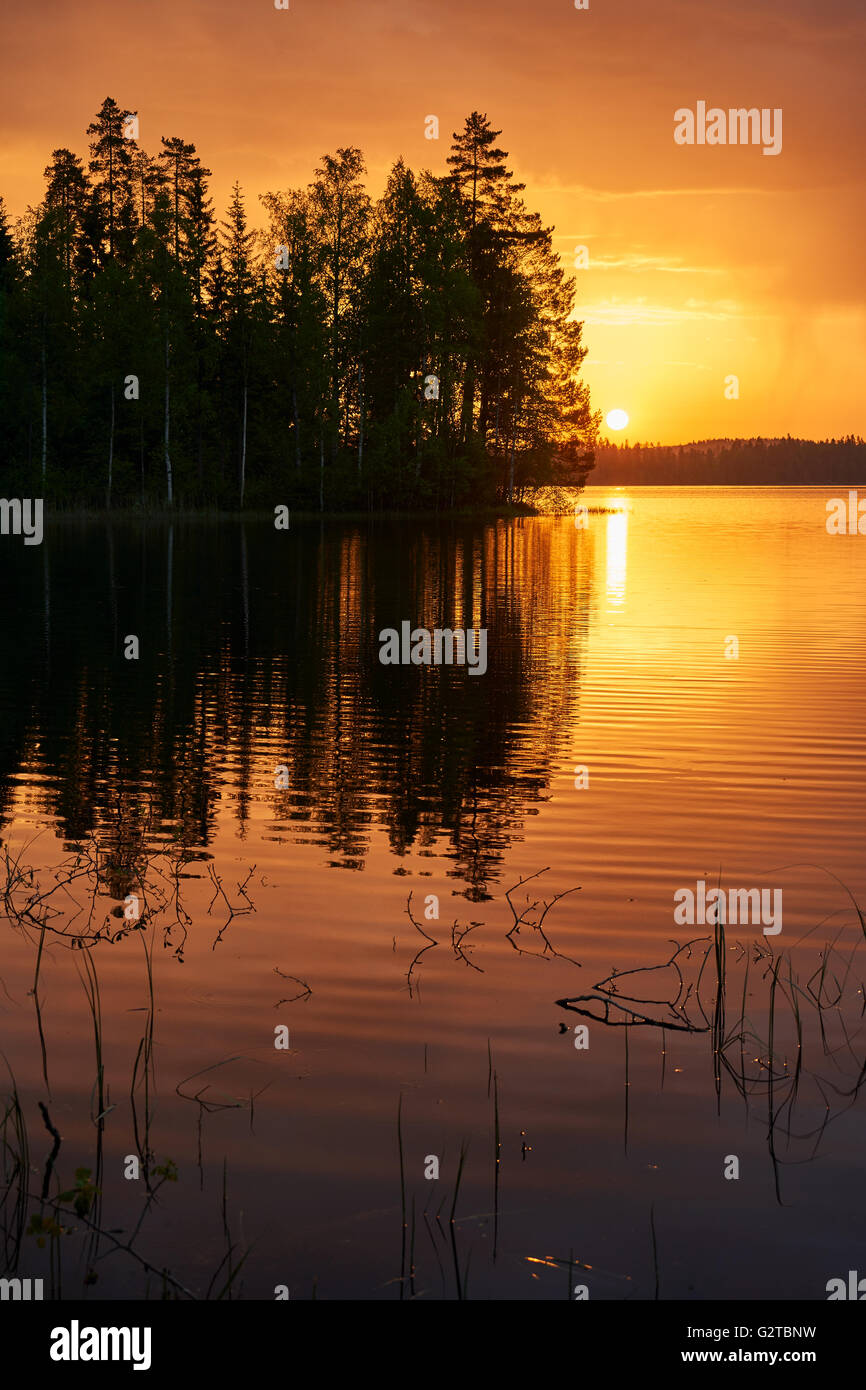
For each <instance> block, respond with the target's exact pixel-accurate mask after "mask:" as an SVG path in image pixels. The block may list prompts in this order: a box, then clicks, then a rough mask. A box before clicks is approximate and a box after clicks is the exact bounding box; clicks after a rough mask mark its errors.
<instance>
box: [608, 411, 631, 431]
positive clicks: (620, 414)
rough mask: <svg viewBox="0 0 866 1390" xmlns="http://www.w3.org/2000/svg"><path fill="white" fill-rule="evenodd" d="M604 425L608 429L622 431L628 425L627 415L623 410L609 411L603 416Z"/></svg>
mask: <svg viewBox="0 0 866 1390" xmlns="http://www.w3.org/2000/svg"><path fill="white" fill-rule="evenodd" d="M605 423H606V425H607V427H608V429H611V430H624V429H625V427H626V425H627V424H628V413H627V412H626V411H625V410H609V411H608V413H607V415H606V416H605Z"/></svg>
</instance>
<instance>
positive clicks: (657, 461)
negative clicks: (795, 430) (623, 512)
mask: <svg viewBox="0 0 866 1390" xmlns="http://www.w3.org/2000/svg"><path fill="white" fill-rule="evenodd" d="M864 482H866V441H864V440H863V439H861V438H860V436H859V435H853V434H850V435H848V436H846V437H845V438H844V439H824V440H814V439H792V438H791V436H790V435H788V437H787V438H785V439H705V440H702V441H700V442H698V443H694V444H620V445H615V444H611V443H609V442H608V441H607V440H602V441H601V442H600V443H599V444H598V445H597V447H596V450H595V471H594V472H593V475H592V483H593V485H594V486H595V485H596V484H597V485H598V486H600V487H616V486H622V487H626V486H627V487H639V486H641V485H643V486H645V487H652V486H673V487H676V486H687V485H689V484H692V485H694V486H695V487H706V486H709V485H711V484H725V485H727V486H730V487H750V486H752V487H761V486H763V487H772V486H779V487H798V486H799V487H805V486H809V485H814V486H820V485H821V484H822V483H827V484H832V485H833V486H834V487H839V486H844V484H846V483H864Z"/></svg>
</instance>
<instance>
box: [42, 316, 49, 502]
mask: <svg viewBox="0 0 866 1390" xmlns="http://www.w3.org/2000/svg"><path fill="white" fill-rule="evenodd" d="M47 467H48V372H47V370H46V367H45V319H44V318H43V320H42V483H43V486H44V484H45V470H46V468H47Z"/></svg>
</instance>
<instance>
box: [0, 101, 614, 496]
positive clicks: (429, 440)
mask: <svg viewBox="0 0 866 1390" xmlns="http://www.w3.org/2000/svg"><path fill="white" fill-rule="evenodd" d="M137 133H138V118H137V113H131V112H128V111H126V110H125V108H123V107H121V106H119V105H118V104H117V102H115V101H114V100H113V99H112V98H110V97H109V98H106V99H105V101H104V102H103V103H102V106H101V108H100V110H99V112H98V114H97V115H96V117H95V119H94V121H93V123H92V124H91V125H90V126H88V128H87V136H88V139H89V157H88V158H87V159H86V160H84V159H82V158H81V157H79V156H78V155H77V154H75V153H73V151H71V150H69V149H56V150H54V151H53V153H52V156H51V162H50V163H49V164H48V166H47V168H46V169H45V180H46V184H45V195H44V199H43V201H42V202H41V203H40V204H39V205H38V206H37V207H35V208H33V207H30V208H28V209H27V211H26V213H25V214H24V216H23V217H22V218H20V219H18V220H17V221H15V222H14V223H13V222H12V221H11V219H10V216H9V214H8V212H7V211H6V208H5V206H4V204H3V201H2V199H0V492H2V493H3V495H5V496H13V495H18V496H21V495H38V496H41V497H44V498H45V499H46V506H48V507H50V508H53V509H56V510H62V509H75V508H89V509H102V508H127V509H130V508H134V509H145V510H160V511H164V510H172V509H177V508H187V509H196V508H209V509H210V508H217V509H220V510H226V511H232V512H236V511H242V510H244V509H248V510H254V509H256V508H259V509H272V508H273V507H274V506H275V505H277V504H281V503H282V504H289V505H291V506H293V507H295V508H298V509H300V510H302V511H313V512H319V511H321V512H326V511H331V512H333V511H349V510H358V511H368V510H369V511H382V510H386V509H391V510H393V509H421V510H429V511H448V510H453V509H457V508H464V509H467V508H468V509H472V508H476V507H487V506H500V505H507V504H519V503H521V502H522V501H524V500H525V499H526V498H527V497H528V496H529V495H530V494H531V491H532V490H533V489H534V488H538V487H544V486H549V485H580V484H582V483H583V482H584V481H585V479H586V476H587V474H588V472H589V470H590V469H591V468H592V466H593V449H594V444H595V441H596V439H597V436H598V429H599V424H600V415H599V414H598V413H597V412H593V410H592V408H591V404H590V399H589V390H588V387H587V386H586V384H585V383H584V382H582V381H581V379H580V370H581V365H582V363H583V360H584V358H585V356H586V353H587V349H586V347H585V346H584V345H583V342H582V325H581V324H580V323H579V322H578V321H577V320H576V319H575V318H574V317H573V312H574V282H573V279H572V278H571V276H570V275H569V274H567V273H566V271H565V270H564V269H563V267H562V265H561V264H560V260H559V257H558V256H557V254H556V252H555V251H554V249H553V241H552V233H553V229H552V228H550V227H545V226H544V225H543V223H542V220H541V218H540V216H539V215H538V214H536V213H533V212H531V211H530V210H529V209H528V208H527V206H526V204H525V202H524V200H523V198H522V196H521V195H522V194H523V193H524V191H525V186H524V185H523V184H520V183H517V182H515V180H514V176H513V174H512V172H511V171H510V170H509V169H508V167H507V160H508V154H507V152H506V151H505V150H503V149H500V148H499V146H498V144H497V140H498V137H499V135H500V133H501V132H500V131H497V130H494V129H493V128H492V126H491V124H490V122H489V121H488V119H487V117H486V115H481V114H480V113H478V112H473V113H472V115H470V116H469V117H468V118H467V119H466V121H465V125H464V129H463V130H462V131H461V132H458V133H455V135H454V137H453V143H452V146H451V153H450V155H449V157H448V160H447V165H448V172H447V173H446V174H445V175H443V176H434V175H433V174H431V173H429V172H426V171H424V172H420V173H418V174H415V173H413V172H412V170H411V169H409V168H408V167H407V165H406V164H405V163H404V161H403V159H402V158H400V159H397V161H396V163H395V164H394V165H393V168H392V169H391V172H390V175H389V177H388V180H387V185H386V187H385V190H384V193H383V195H382V197H381V198H380V199H379V200H378V201H374V200H373V199H372V198H371V197H370V195H369V194H368V192H367V190H366V188H365V183H364V179H365V175H366V169H365V165H364V160H363V156H362V154H361V151H360V150H358V149H356V148H354V147H346V148H342V149H338V150H337V151H336V153H334V154H331V155H324V156H323V157H322V159H321V162H320V164H319V166H318V167H317V168H316V169H315V171H314V175H313V179H312V182H311V183H310V184H309V185H308V186H307V187H304V188H297V189H288V190H285V191H277V192H269V193H264V194H261V195H259V203H260V207H259V208H258V209H256V213H257V215H258V221H260V222H261V223H262V225H261V226H259V225H258V224H257V219H256V217H254V216H253V215H252V214H251V211H250V208H249V206H248V202H247V200H246V198H245V194H244V191H243V189H242V188H241V186H240V184H239V183H235V184H234V188H233V193H232V197H231V199H230V202H229V206H228V208H227V209H226V210H225V216H224V217H223V218H221V219H220V218H219V217H218V215H217V213H216V212H215V211H214V207H213V199H212V197H211V196H210V193H209V182H208V181H209V179H210V177H211V170H209V169H207V168H206V167H205V166H204V165H203V163H202V161H201V158H200V157H199V155H198V153H197V151H196V148H195V146H194V145H192V144H189V143H186V142H185V141H184V140H183V139H181V138H180V137H178V136H171V137H165V136H163V137H162V138H161V148H160V150H159V152H158V153H157V154H155V155H154V154H149V153H147V152H146V151H145V150H144V149H142V148H141V147H140V145H139V143H138V139H137V138H136V137H137Z"/></svg>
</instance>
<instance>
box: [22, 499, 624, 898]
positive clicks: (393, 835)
mask: <svg viewBox="0 0 866 1390" xmlns="http://www.w3.org/2000/svg"><path fill="white" fill-rule="evenodd" d="M614 520H618V518H610V521H614ZM624 520H625V519H624V518H623V521H624ZM625 543H626V532H625V530H624V529H622V530H621V531H617V532H616V533H615V534H612V533H611V531H610V529H609V530H608V534H607V564H608V584H609V587H610V589H611V591H612V593H614V594H615V593H617V592H618V591H619V592H621V588H622V586H623V585H624V582H625ZM593 551H594V535H593V531H592V530H591V529H590V530H580V529H578V528H576V527H574V526H573V525H571V524H570V523H569V521H568V520H566V521H565V522H563V520H562V519H557V518H543V519H541V518H535V519H533V520H532V521H531V522H527V521H523V520H520V519H518V520H513V521H508V522H504V521H497V522H491V523H479V522H472V523H466V524H459V523H453V522H452V523H449V524H438V525H437V524H434V523H430V524H426V523H419V522H409V521H406V522H403V523H400V524H397V523H392V522H378V523H375V524H372V525H368V524H350V523H329V524H327V525H320V524H318V523H309V524H299V525H294V524H293V527H292V529H291V531H289V532H278V531H275V530H274V529H273V527H271V526H270V525H268V524H267V523H264V522H263V523H253V522H244V523H241V522H237V523H233V522H225V521H220V522H204V521H188V522H184V521H174V522H172V523H165V524H161V525H160V524H154V523H153V522H152V521H151V522H149V523H147V524H143V523H142V524H139V523H136V522H133V521H128V520H127V521H122V522H121V521H119V522H117V523H110V524H107V525H106V524H102V523H100V524H96V523H78V522H69V523H64V524H59V525H56V526H54V527H53V528H49V530H48V531H47V533H46V539H45V542H44V544H43V546H42V547H41V548H40V549H39V550H28V551H23V550H21V549H16V550H15V552H14V553H13V552H12V551H11V550H10V549H8V548H4V549H3V551H2V552H0V580H2V587H3V590H4V592H5V594H6V596H7V602H6V604H5V605H4V607H5V614H4V619H3V626H4V634H3V645H4V651H5V660H4V663H3V667H2V673H0V708H2V719H0V825H2V826H4V827H5V826H6V825H8V823H9V822H10V821H11V820H13V819H14V818H15V817H16V816H17V815H20V814H22V813H26V814H27V815H29V816H30V817H31V818H32V819H33V820H37V819H39V820H43V821H44V819H45V818H46V817H49V818H50V819H51V820H52V821H53V822H54V823H55V825H56V829H57V833H58V835H59V836H60V837H62V839H63V840H64V841H65V842H67V843H69V842H72V843H75V842H78V841H80V840H81V839H83V838H84V837H86V836H88V835H90V834H93V835H95V837H96V838H97V840H98V841H99V843H100V844H101V845H103V846H105V847H111V848H112V854H111V855H110V862H111V863H113V864H114V865H115V866H116V870H117V881H116V883H115V884H114V885H113V886H114V888H115V889H116V890H120V889H122V888H123V885H124V882H125V881H126V874H125V872H124V867H123V866H124V864H127V865H130V864H132V863H133V862H134V860H135V857H136V855H137V853H139V852H140V851H141V850H142V849H143V848H147V847H152V846H157V845H162V846H166V845H169V844H176V845H177V846H179V847H182V848H183V849H184V850H185V851H201V852H206V850H207V846H208V845H209V844H211V843H212V841H213V839H214V836H215V832H216V821H217V816H218V814H219V813H220V811H221V808H225V807H226V805H228V806H230V808H231V809H230V814H231V816H232V817H233V818H234V820H235V822H236V824H237V827H238V831H239V833H240V834H242V835H243V834H245V833H246V830H247V828H248V825H249V821H250V819H251V816H252V814H253V809H254V807H263V808H264V812H263V815H264V818H265V825H264V827H263V833H264V834H265V835H266V836H268V837H270V838H277V839H279V840H282V841H284V842H292V841H299V840H303V841H305V842H307V843H315V844H319V845H322V846H323V847H325V848H326V849H327V851H328V855H329V862H330V863H332V864H334V865H337V866H339V867H345V868H350V869H361V868H363V866H364V861H365V856H366V853H367V850H368V847H369V845H370V840H371V836H372V833H373V830H374V828H375V827H376V826H381V827H386V828H387V835H388V838H389V842H390V845H391V848H392V850H393V852H394V854H396V855H401V854H403V853H406V852H408V850H409V849H411V848H415V849H425V848H429V847H432V846H433V845H434V844H436V845H437V848H438V852H439V853H444V854H445V855H446V857H448V858H449V859H450V860H452V861H453V866H452V868H451V869H450V870H449V872H450V873H452V874H453V876H454V877H455V878H457V879H459V880H462V882H463V883H464V884H465V889H464V890H463V891H465V893H466V895H467V896H468V897H470V898H471V899H473V900H478V899H482V898H485V897H487V896H488V885H489V884H490V883H491V882H492V881H493V880H494V879H495V878H496V877H497V874H498V871H499V866H500V864H501V861H502V857H503V855H504V853H505V852H506V851H507V848H508V846H509V844H510V843H511V842H512V841H513V840H514V839H515V838H516V837H519V836H520V834H521V830H522V827H523V825H524V822H525V820H526V818H527V817H528V816H530V815H532V814H534V813H535V811H536V809H537V806H538V803H539V802H541V801H543V800H544V799H545V797H546V795H547V788H548V785H549V782H550V779H551V775H552V773H553V771H554V770H555V768H556V767H557V765H558V764H560V763H561V762H562V761H563V760H564V759H567V757H568V747H567V743H568V739H569V735H570V730H572V729H573V726H574V722H575V720H576V716H577V709H578V704H579V699H580V686H581V673H582V669H583V663H584V658H585V648H586V640H587V633H588V629H589V624H590V620H591V606H592V598H591V594H592V585H591V582H590V579H591V574H592V568H593ZM406 619H408V620H409V621H411V622H412V624H413V626H421V627H429V628H433V627H454V628H457V627H462V628H480V627H483V628H487V630H488V670H487V672H486V674H485V675H484V676H483V678H476V679H470V678H469V676H468V671H467V668H466V667H457V666H455V667H447V666H440V667H435V666H434V667H418V666H408V667H400V666H383V665H381V664H380V662H379V660H378V654H379V640H378V634H379V632H380V630H382V629H383V628H386V627H396V628H398V629H399V626H400V623H401V622H402V621H403V620H406ZM539 632H543V633H544V641H543V643H540V642H539V641H538V636H539ZM133 635H134V636H136V637H137V638H138V640H139V649H140V655H139V658H138V660H128V659H126V658H125V656H124V650H125V646H126V643H127V638H128V637H129V636H133ZM278 768H284V769H285V773H284V774H283V775H282V777H279V776H278V775H277V769H278ZM278 782H281V783H282V784H283V785H281V786H278V785H276V784H277V783H278ZM286 783H287V785H285V784H286ZM119 895H121V896H122V893H121V894H119Z"/></svg>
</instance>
